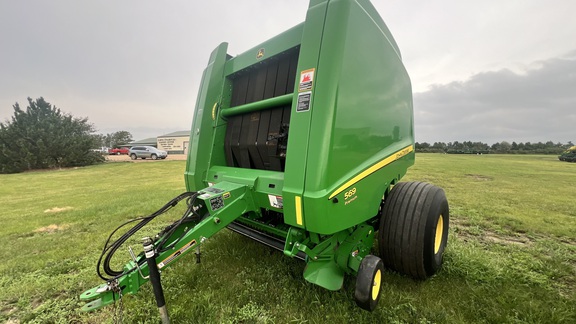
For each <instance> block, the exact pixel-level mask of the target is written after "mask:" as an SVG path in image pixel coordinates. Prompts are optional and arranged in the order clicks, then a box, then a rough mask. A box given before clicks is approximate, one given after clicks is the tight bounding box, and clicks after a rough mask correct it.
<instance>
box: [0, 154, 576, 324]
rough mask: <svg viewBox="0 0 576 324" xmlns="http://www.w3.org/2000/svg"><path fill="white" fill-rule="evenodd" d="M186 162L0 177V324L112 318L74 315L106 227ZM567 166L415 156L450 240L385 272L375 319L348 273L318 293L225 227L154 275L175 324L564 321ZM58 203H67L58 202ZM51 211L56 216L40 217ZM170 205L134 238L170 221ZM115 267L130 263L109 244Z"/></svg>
mask: <svg viewBox="0 0 576 324" xmlns="http://www.w3.org/2000/svg"><path fill="white" fill-rule="evenodd" d="M184 167H185V162H184V161H162V162H159V163H109V164H105V165H100V166H92V167H86V168H76V169H66V170H58V171H48V172H30V173H24V174H15V175H1V176H0V180H1V181H2V186H1V187H0V203H1V205H2V209H1V210H0V224H1V227H0V237H1V238H2V241H3V242H4V246H3V247H2V249H0V260H2V262H0V289H1V291H2V293H0V322H9V323H18V322H20V323H25V322H26V323H28V322H31V323H70V322H79V323H101V322H111V321H112V318H113V310H114V308H113V307H108V308H105V309H102V310H99V311H96V312H92V313H82V312H80V311H79V308H80V307H81V306H82V303H81V302H80V301H79V300H78V295H79V294H80V293H82V292H83V291H84V290H85V289H88V288H91V287H93V286H95V285H97V284H99V283H100V281H99V279H98V277H97V275H96V273H95V264H96V261H97V258H98V256H99V254H100V249H101V247H102V245H103V243H104V241H105V239H106V238H107V236H108V235H109V233H110V232H111V231H112V230H113V229H114V228H116V226H117V225H119V224H121V223H122V222H124V221H125V220H128V219H130V218H132V217H135V216H142V215H145V214H149V213H151V212H153V211H155V210H156V209H158V208H159V207H161V206H162V205H163V204H164V203H166V202H167V201H168V200H169V199H171V198H172V197H174V196H176V195H177V194H179V193H180V192H182V191H184V181H183V172H184ZM575 179H576V164H574V163H563V162H559V161H558V160H556V158H555V157H552V156H504V155H500V156H499V155H482V156H475V155H474V156H466V155H436V154H419V155H418V157H417V162H416V165H415V166H414V167H413V168H411V169H410V171H409V172H408V175H407V176H406V178H405V179H404V180H423V181H428V182H431V183H434V184H436V185H439V186H441V187H443V188H444V189H445V190H446V194H447V196H448V199H449V202H450V205H451V227H450V237H449V245H448V248H447V250H446V254H445V263H444V267H443V268H442V270H441V271H440V272H439V273H438V274H437V275H436V276H434V277H433V278H431V279H429V280H427V281H423V282H417V281H414V280H411V279H409V278H406V277H403V276H401V275H398V274H396V273H392V272H387V273H385V275H384V278H383V287H382V298H381V300H380V304H379V307H378V308H377V309H376V311H375V312H373V313H368V312H365V311H362V310H360V309H359V308H357V307H356V306H355V303H354V300H353V289H354V278H348V279H347V280H346V281H345V285H344V289H342V290H341V291H338V292H330V291H327V290H324V289H322V288H320V287H316V286H314V285H312V284H309V283H307V282H306V281H305V280H304V279H303V278H302V272H303V270H304V263H303V262H301V261H298V260H293V259H290V258H287V257H285V256H284V255H282V254H281V253H278V252H275V251H271V250H270V249H269V248H267V247H265V246H262V245H260V244H258V243H256V242H254V241H251V240H249V239H246V238H244V237H241V236H239V235H236V234H233V233H231V232H228V231H223V232H221V233H218V234H217V235H216V236H214V237H213V238H211V239H209V240H208V241H207V242H206V244H205V245H204V246H203V248H202V263H201V264H199V265H197V264H195V262H194V255H193V254H191V255H188V256H185V257H184V258H183V260H181V261H180V262H178V263H177V264H176V265H174V266H173V267H171V268H169V269H167V270H166V271H164V272H163V284H164V288H165V294H166V297H167V305H168V309H169V312H170V315H171V317H172V320H173V322H175V323H200V322H201V323H291V322H292V323H326V322H332V323H503V322H506V323H525V322H526V323H576V308H575V307H576V306H575V305H576V186H575V184H574V181H575ZM66 207H67V208H66ZM54 208H63V210H61V211H52V212H47V210H51V209H52V210H54ZM181 211H182V209H178V210H174V211H171V212H170V213H169V214H168V215H166V216H165V217H164V218H163V219H161V220H159V221H158V222H156V223H154V224H152V226H151V228H150V229H149V230H148V231H144V232H143V233H139V234H138V235H137V236H138V237H137V238H136V239H135V241H134V242H132V245H133V246H134V247H135V249H136V250H139V249H140V247H139V243H138V239H139V238H140V237H142V236H144V235H146V234H154V233H155V232H157V231H158V229H159V228H160V227H161V226H163V225H164V224H167V223H170V222H171V221H173V220H175V219H177V218H178V217H179V213H180V212H181ZM120 254H121V255H120V256H119V257H118V258H117V259H118V260H116V261H117V263H123V262H124V261H126V260H128V258H129V256H128V253H127V252H125V251H121V253H120ZM123 308H124V311H123V314H124V322H126V323H132V322H141V323H157V322H158V313H157V310H156V307H155V302H154V297H153V295H152V291H151V287H150V285H146V286H144V287H143V289H142V290H141V291H140V292H139V293H138V294H137V295H133V296H127V297H125V298H124V299H123Z"/></svg>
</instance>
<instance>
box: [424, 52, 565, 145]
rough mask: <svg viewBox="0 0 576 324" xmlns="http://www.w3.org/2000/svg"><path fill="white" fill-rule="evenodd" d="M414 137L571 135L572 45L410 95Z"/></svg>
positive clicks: (514, 138)
mask: <svg viewBox="0 0 576 324" xmlns="http://www.w3.org/2000/svg"><path fill="white" fill-rule="evenodd" d="M414 106H415V123H416V130H417V135H416V137H417V140H418V141H427V142H434V141H443V142H448V141H455V140H458V141H462V140H472V141H484V142H488V143H494V142H498V141H503V140H506V141H517V142H518V141H520V142H526V141H530V142H538V141H548V140H552V141H554V142H556V141H560V142H568V141H573V142H574V141H576V128H575V127H576V51H573V52H571V53H569V54H567V55H565V56H563V57H561V58H551V59H549V60H545V61H539V62H535V63H534V64H533V65H532V66H531V67H530V68H528V69H526V70H525V71H523V72H522V73H515V72H512V71H510V70H507V69H503V70H499V71H494V72H485V73H479V74H476V75H474V76H472V77H471V78H470V79H468V80H466V81H462V82H452V83H449V84H444V85H434V86H432V87H431V88H430V90H429V91H426V92H421V93H417V94H415V96H414Z"/></svg>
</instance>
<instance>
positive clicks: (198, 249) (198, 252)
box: [195, 246, 201, 264]
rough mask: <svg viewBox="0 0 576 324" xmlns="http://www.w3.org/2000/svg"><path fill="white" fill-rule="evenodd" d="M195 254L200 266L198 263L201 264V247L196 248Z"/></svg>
mask: <svg viewBox="0 0 576 324" xmlns="http://www.w3.org/2000/svg"><path fill="white" fill-rule="evenodd" d="M195 254H196V263H197V264H198V263H200V255H201V253H200V247H199V246H197V247H196V252H195Z"/></svg>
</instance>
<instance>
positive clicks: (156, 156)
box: [150, 154, 158, 160]
mask: <svg viewBox="0 0 576 324" xmlns="http://www.w3.org/2000/svg"><path fill="white" fill-rule="evenodd" d="M150 157H151V158H152V160H158V155H156V154H152V155H151V156H150Z"/></svg>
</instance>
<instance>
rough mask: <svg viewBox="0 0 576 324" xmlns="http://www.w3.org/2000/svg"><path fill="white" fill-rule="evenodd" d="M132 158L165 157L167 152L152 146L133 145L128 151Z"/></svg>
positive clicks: (154, 158) (153, 158) (155, 158)
mask: <svg viewBox="0 0 576 324" xmlns="http://www.w3.org/2000/svg"><path fill="white" fill-rule="evenodd" d="M128 155H130V158H131V159H132V160H136V159H138V158H140V159H146V158H150V159H152V160H157V159H165V158H166V157H167V156H168V152H166V151H162V150H159V149H157V148H155V147H154V146H134V147H132V148H130V150H129V151H128Z"/></svg>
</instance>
